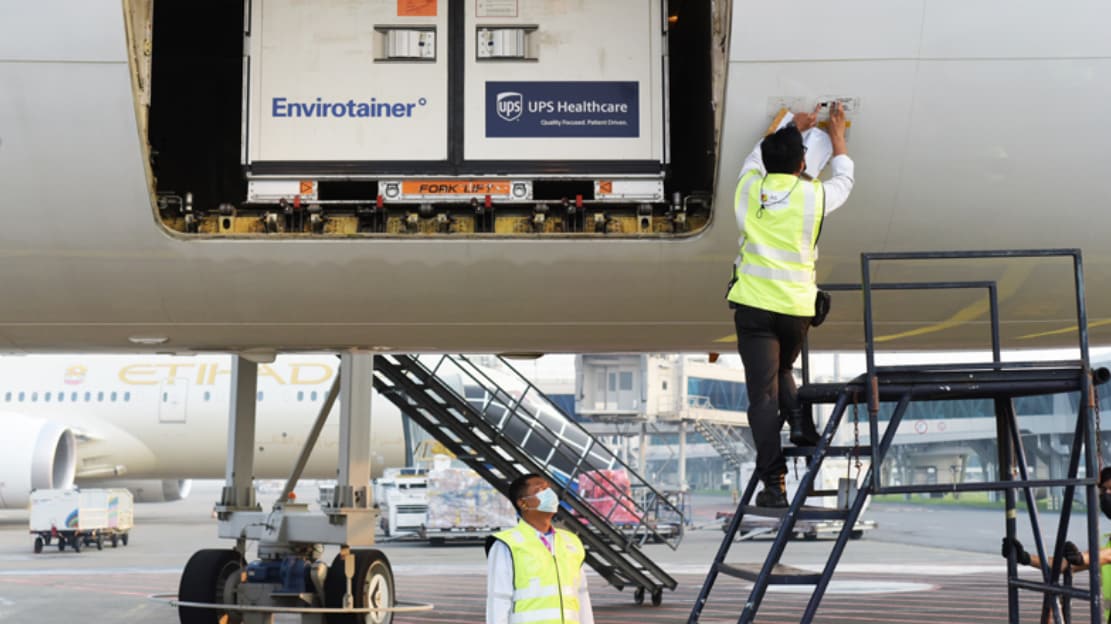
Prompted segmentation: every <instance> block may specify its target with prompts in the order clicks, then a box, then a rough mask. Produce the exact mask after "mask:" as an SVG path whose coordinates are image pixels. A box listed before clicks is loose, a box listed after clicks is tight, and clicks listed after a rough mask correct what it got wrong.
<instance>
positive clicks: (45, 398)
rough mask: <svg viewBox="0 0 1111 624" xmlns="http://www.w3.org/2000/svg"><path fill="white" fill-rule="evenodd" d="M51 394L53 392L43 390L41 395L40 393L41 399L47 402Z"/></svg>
mask: <svg viewBox="0 0 1111 624" xmlns="http://www.w3.org/2000/svg"><path fill="white" fill-rule="evenodd" d="M51 394H53V393H51V392H44V393H43V395H42V400H43V401H46V402H47V403H49V402H50V395H51Z"/></svg>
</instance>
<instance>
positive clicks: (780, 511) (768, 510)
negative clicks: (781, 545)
mask: <svg viewBox="0 0 1111 624" xmlns="http://www.w3.org/2000/svg"><path fill="white" fill-rule="evenodd" d="M789 510H790V508H789V507H756V506H753V505H745V506H743V507H741V513H743V514H744V515H746V516H765V517H768V518H782V517H783V516H786V515H787V512H788V511H789ZM848 516H849V511H848V510H847V509H830V508H829V507H807V506H806V505H803V506H802V507H801V508H800V509H799V515H798V518H797V519H798V520H844V519H845V518H847V517H848Z"/></svg>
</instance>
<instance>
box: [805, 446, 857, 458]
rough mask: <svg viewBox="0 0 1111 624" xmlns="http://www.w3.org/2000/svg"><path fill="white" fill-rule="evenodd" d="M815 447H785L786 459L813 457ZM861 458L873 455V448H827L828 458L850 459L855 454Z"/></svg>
mask: <svg viewBox="0 0 1111 624" xmlns="http://www.w3.org/2000/svg"><path fill="white" fill-rule="evenodd" d="M815 448H817V447H814V446H785V447H783V456H784V457H813V455H814V449H815ZM854 451H855V452H856V454H858V455H860V456H861V457H867V456H868V455H871V454H872V447H870V446H864V445H861V446H831V447H828V448H826V457H848V456H849V455H852V454H853V452H854Z"/></svg>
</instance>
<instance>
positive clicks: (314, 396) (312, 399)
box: [309, 390, 316, 401]
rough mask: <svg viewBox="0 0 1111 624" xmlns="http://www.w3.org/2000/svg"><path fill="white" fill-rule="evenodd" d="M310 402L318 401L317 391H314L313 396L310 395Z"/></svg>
mask: <svg viewBox="0 0 1111 624" xmlns="http://www.w3.org/2000/svg"><path fill="white" fill-rule="evenodd" d="M309 400H310V401H315V400H316V390H313V391H312V394H310V395H309Z"/></svg>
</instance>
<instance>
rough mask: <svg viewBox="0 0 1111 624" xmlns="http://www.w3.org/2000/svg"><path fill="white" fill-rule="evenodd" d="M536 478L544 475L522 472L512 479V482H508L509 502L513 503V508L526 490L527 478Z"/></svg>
mask: <svg viewBox="0 0 1111 624" xmlns="http://www.w3.org/2000/svg"><path fill="white" fill-rule="evenodd" d="M536 478H540V479H543V478H544V477H543V475H538V474H536V473H535V472H530V473H528V474H523V475H521V476H519V477H517V478H516V479H514V480H513V482H512V483H510V484H509V502H511V503H513V508H514V509H516V508H517V501H519V500H521V499H522V498H524V497H525V495H526V493H527V492H528V482H529V479H536Z"/></svg>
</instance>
